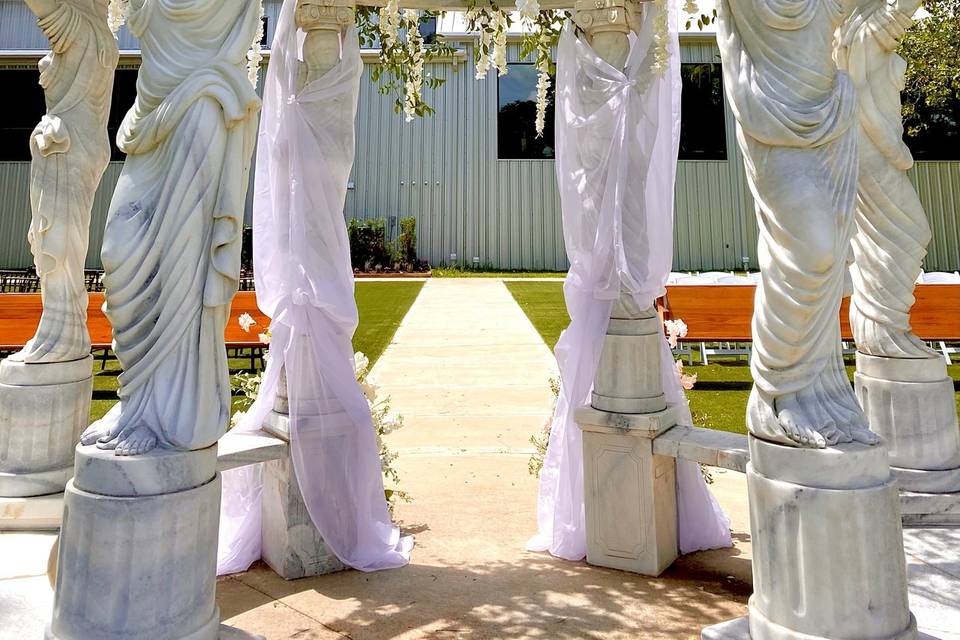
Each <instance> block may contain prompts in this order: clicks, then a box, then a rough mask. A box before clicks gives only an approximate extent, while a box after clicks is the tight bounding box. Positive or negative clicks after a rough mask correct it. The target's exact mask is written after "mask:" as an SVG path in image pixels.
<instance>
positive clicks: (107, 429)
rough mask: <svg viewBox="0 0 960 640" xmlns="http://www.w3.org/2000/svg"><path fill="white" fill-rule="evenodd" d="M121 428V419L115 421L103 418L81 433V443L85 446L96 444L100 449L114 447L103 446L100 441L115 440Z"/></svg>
mask: <svg viewBox="0 0 960 640" xmlns="http://www.w3.org/2000/svg"><path fill="white" fill-rule="evenodd" d="M120 429H121V427H120V423H119V421H117V422H114V421H111V420H107V418H106V417H104V418H101V419H100V420H97V421H96V422H94V423H93V424H92V425H90V426H89V427H87V428H86V429H85V430H84V432H83V433H82V434H81V435H80V444H82V445H83V446H87V445H91V444H96V445H97V447H98V448H100V449H112V448H113V447H101V446H100V443H101V442H109V441H110V440H113V439H114V438H115V437H116V436H117V434H118V433H120Z"/></svg>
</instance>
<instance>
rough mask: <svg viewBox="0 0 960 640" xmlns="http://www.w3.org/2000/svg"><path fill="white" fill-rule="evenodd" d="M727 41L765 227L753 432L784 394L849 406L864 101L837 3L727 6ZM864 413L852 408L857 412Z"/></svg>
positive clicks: (729, 0)
mask: <svg viewBox="0 0 960 640" xmlns="http://www.w3.org/2000/svg"><path fill="white" fill-rule="evenodd" d="M718 11H719V17H720V20H719V21H718V43H719V46H720V48H721V51H722V52H723V63H724V64H723V73H724V76H725V82H724V85H725V88H726V92H727V97H728V100H729V102H730V105H731V108H732V109H733V111H734V113H735V115H736V117H737V122H738V126H737V137H738V140H739V144H740V147H741V149H742V151H743V154H744V160H745V165H746V170H747V177H748V180H749V184H750V189H751V191H752V193H753V197H754V199H755V201H756V209H757V220H758V224H759V229H760V237H759V243H758V245H759V246H758V257H759V262H760V268H761V274H762V275H761V282H760V285H759V286H758V288H757V297H756V305H755V308H754V316H753V345H754V351H753V357H752V360H751V369H752V373H753V378H754V381H755V387H754V391H753V395H752V397H751V402H750V408H749V410H748V426H749V427H750V429H751V432H753V433H754V435H759V436H761V437H771V438H773V439H782V437H778V435H777V434H776V433H775V432H776V421H777V417H776V405H775V401H776V399H777V398H778V397H780V396H783V395H786V394H792V393H805V392H807V393H814V394H817V395H818V396H820V397H826V396H831V397H834V398H835V399H837V400H838V401H840V402H845V403H849V402H851V401H852V395H851V392H850V389H849V383H848V382H847V378H846V374H845V371H844V369H843V360H842V351H841V343H840V325H839V320H838V314H839V309H840V302H841V299H842V294H843V286H844V272H845V270H846V263H847V258H848V256H849V251H850V250H849V243H850V238H851V234H852V231H853V221H854V218H853V213H854V200H855V196H856V187H857V184H856V183H857V145H856V141H857V138H856V136H857V129H856V127H855V126H854V125H855V121H856V95H855V90H854V87H853V84H852V82H851V81H850V78H849V77H848V76H847V74H846V73H844V72H842V71H838V70H837V69H836V64H835V62H834V61H833V59H832V53H833V50H834V46H833V37H834V31H835V29H836V28H837V26H839V24H840V23H841V21H842V19H843V17H844V7H843V5H842V4H841V3H840V2H838V1H837V0H722V1H721V2H720V3H719V5H718ZM852 409H853V407H851V410H852Z"/></svg>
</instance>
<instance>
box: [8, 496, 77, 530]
mask: <svg viewBox="0 0 960 640" xmlns="http://www.w3.org/2000/svg"><path fill="white" fill-rule="evenodd" d="M62 519H63V494H62V493H54V494H51V495H49V496H32V497H29V498H0V531H56V530H57V529H59V528H60V522H61V520H62Z"/></svg>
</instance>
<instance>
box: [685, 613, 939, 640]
mask: <svg viewBox="0 0 960 640" xmlns="http://www.w3.org/2000/svg"><path fill="white" fill-rule="evenodd" d="M787 637H790V638H794V637H796V636H787ZM914 637H916V638H918V640H937V639H936V638H934V637H933V636H929V635H927V634H925V633H918V634H917V635H916V636H914ZM700 638H701V640H752V638H751V636H750V618H749V617H748V616H744V617H742V618H737V619H736V620H728V621H727V622H721V623H720V624H715V625H713V626H712V627H707V628H705V629H704V630H703V631H702V632H701V633H700Z"/></svg>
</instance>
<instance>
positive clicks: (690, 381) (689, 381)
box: [675, 360, 697, 391]
mask: <svg viewBox="0 0 960 640" xmlns="http://www.w3.org/2000/svg"><path fill="white" fill-rule="evenodd" d="M675 366H676V367H677V375H678V376H680V386H681V387H683V388H684V389H686V390H687V391H689V390H690V389H693V385H695V384H697V374H693V375H692V376H691V375H687V374H686V373H684V372H683V361H682V360H677V361H676V363H675Z"/></svg>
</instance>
